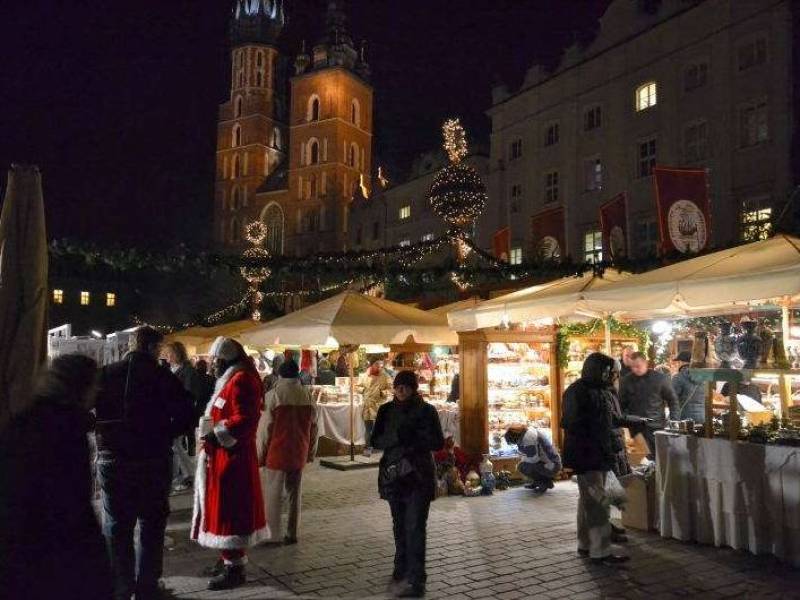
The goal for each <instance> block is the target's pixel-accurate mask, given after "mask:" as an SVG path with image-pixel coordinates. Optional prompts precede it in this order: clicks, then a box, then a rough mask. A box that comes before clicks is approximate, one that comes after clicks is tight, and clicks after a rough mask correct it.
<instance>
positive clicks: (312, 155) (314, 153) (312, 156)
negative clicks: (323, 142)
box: [308, 140, 319, 165]
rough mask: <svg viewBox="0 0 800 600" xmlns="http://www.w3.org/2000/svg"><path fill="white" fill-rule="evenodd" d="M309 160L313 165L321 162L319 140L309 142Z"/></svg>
mask: <svg viewBox="0 0 800 600" xmlns="http://www.w3.org/2000/svg"><path fill="white" fill-rule="evenodd" d="M308 157H309V158H308V161H309V163H310V164H312V165H316V164H319V142H317V140H311V142H309V144H308Z"/></svg>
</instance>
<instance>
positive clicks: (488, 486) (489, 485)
mask: <svg viewBox="0 0 800 600" xmlns="http://www.w3.org/2000/svg"><path fill="white" fill-rule="evenodd" d="M479 468H480V472H481V488H482V489H483V494H484V495H485V496H490V495H491V494H492V492H494V488H495V486H496V484H497V479H496V478H495V476H494V472H493V469H494V465H493V464H492V461H490V460H489V455H488V454H484V456H483V462H481V465H480V467H479Z"/></svg>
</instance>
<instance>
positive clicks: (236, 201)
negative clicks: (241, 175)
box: [231, 187, 242, 210]
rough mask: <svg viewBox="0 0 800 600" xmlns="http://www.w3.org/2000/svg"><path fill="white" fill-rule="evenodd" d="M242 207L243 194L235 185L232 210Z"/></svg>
mask: <svg viewBox="0 0 800 600" xmlns="http://www.w3.org/2000/svg"><path fill="white" fill-rule="evenodd" d="M241 207H242V200H241V196H240V195H239V188H238V187H234V188H233V189H232V190H231V210H239V209H240V208H241Z"/></svg>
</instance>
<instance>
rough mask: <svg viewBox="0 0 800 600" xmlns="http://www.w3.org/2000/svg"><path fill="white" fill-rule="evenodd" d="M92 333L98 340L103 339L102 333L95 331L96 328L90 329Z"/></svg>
mask: <svg viewBox="0 0 800 600" xmlns="http://www.w3.org/2000/svg"><path fill="white" fill-rule="evenodd" d="M92 335H93V336H94V337H96V338H97V339H98V340H102V339H103V334H102V333H100V332H99V331H97V330H96V329H92Z"/></svg>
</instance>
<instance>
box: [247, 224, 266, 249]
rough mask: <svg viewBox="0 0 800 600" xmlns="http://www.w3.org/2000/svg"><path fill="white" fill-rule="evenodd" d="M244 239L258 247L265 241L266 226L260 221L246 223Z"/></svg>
mask: <svg viewBox="0 0 800 600" xmlns="http://www.w3.org/2000/svg"><path fill="white" fill-rule="evenodd" d="M244 239H246V240H247V241H248V242H250V243H251V244H253V245H254V246H258V245H260V244H262V243H263V242H264V240H265V239H267V226H266V225H265V224H264V223H262V222H261V221H253V222H252V223H248V224H247V225H246V226H245V228H244Z"/></svg>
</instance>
